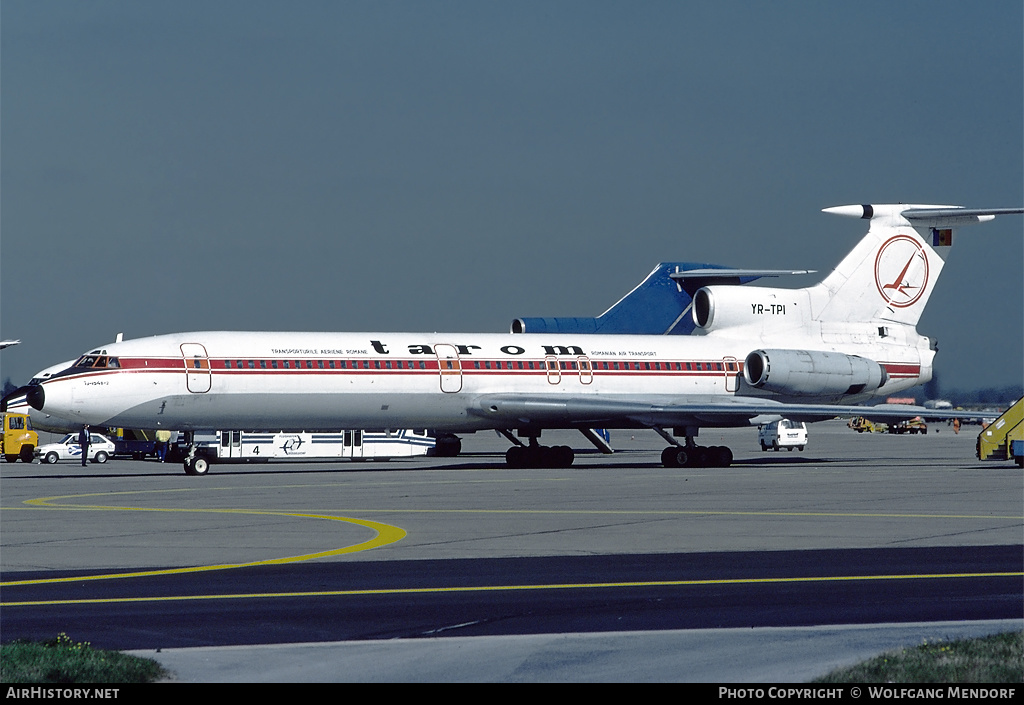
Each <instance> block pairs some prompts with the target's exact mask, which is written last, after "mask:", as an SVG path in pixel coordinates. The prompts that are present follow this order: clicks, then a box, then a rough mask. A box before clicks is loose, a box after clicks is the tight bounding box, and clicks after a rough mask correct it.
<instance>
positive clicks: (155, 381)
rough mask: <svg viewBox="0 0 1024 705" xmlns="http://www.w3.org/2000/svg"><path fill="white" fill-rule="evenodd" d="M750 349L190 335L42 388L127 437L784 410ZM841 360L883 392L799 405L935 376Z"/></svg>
mask: <svg viewBox="0 0 1024 705" xmlns="http://www.w3.org/2000/svg"><path fill="white" fill-rule="evenodd" d="M779 342H780V343H781V342H783V341H779ZM751 343H752V341H750V340H749V339H748V340H746V341H744V340H743V339H742V338H740V339H737V338H730V337H725V336H722V337H716V336H713V335H706V336H632V335H610V336H601V335H529V334H524V335H502V334H472V333H452V334H441V333H302V332H280V333H271V332H194V333H181V334H173V335H160V336H154V337H150V338H141V339H136V340H127V341H123V342H119V343H111V344H108V345H105V346H103V347H101V348H98V349H95V350H93V351H91V352H90V353H89V354H87V355H85V356H83V358H81V359H80V360H79V361H78V362H77V363H76V365H75V366H73V367H71V368H69V369H68V370H66V371H64V372H61V373H58V374H56V375H53V376H52V377H51V378H50V379H48V380H46V381H44V382H43V383H42V387H41V389H42V391H43V394H42V395H41V397H37V402H41V404H40V405H41V406H42V409H43V410H44V411H45V412H46V413H50V414H53V415H55V416H59V417H62V418H66V419H68V420H70V421H72V422H74V423H78V424H86V423H87V424H91V425H102V426H121V427H126V428H166V429H175V430H199V429H241V430H266V431H279V430H306V431H314V430H334V429H339V428H363V429H368V430H374V429H378V430H383V429H399V428H431V429H437V430H443V431H453V432H467V431H474V430H480V429H488V428H499V427H500V428H508V427H514V426H516V425H517V419H515V418H493V417H487V416H486V415H484V414H480V413H479V409H478V403H477V400H478V399H479V398H480V397H484V396H486V395H488V394H503V393H513V394H526V395H533V396H536V397H545V398H551V399H558V398H570V397H571V398H573V399H586V398H594V399H601V400H602V401H610V400H617V399H624V400H635V399H641V398H642V399H644V400H649V401H651V402H652V403H658V402H659V400H665V401H667V400H673V399H680V398H711V397H715V398H721V397H723V396H733V397H736V396H746V397H766V396H767V397H770V398H773V399H779V400H781V401H785V400H786V399H787V397H786V395H780V394H776V393H772V392H766V391H764V390H762V389H755V388H753V387H751V386H750V385H749V384H748V383H747V381H746V380H745V379H744V377H743V374H742V373H743V365H744V360H745V358H746V357H747V356H748V354H750V353H751V352H752V351H753V350H756V349H757V348H758V347H764V346H765V345H766V344H767V341H764V340H762V341H761V342H760V344H751ZM783 346H784V347H787V348H802V349H813V350H821V351H832V350H836V351H839V348H836V347H834V346H830V345H828V344H825V343H824V342H822V341H821V340H820V338H819V339H818V340H817V341H815V340H813V339H810V338H809V339H807V340H797V339H793V338H789V339H788V340H786V341H784V345H779V344H776V346H775V347H783ZM841 352H843V353H845V354H848V355H859V354H862V355H863V356H864V357H866V358H869V359H871V360H874V361H876V362H878V363H879V364H880V365H881V366H882V367H883V368H884V370H885V373H886V379H885V382H884V384H882V386H881V387H880V388H878V389H874V390H869V391H867V392H864V393H853V394H843V393H839V394H837V393H835V392H834V391H833V392H829V393H827V394H824V395H821V396H813V395H807V394H803V395H802V396H801V397H800V398H799V400H800V401H803V402H811V401H817V402H823V403H838V402H843V403H856V402H859V401H863V400H865V399H867V398H870V397H872V396H885V395H888V394H891V393H894V392H898V391H901V390H903V389H906V388H908V387H911V386H913V385H915V384H918V383H920V382H921V381H925V380H927V379H928V378H929V377H930V365H931V354H930V353H929V352H928V351H927V350H921V349H919V348H918V347H915V346H912V345H910V346H908V345H905V344H902V345H890V346H887V345H885V344H884V343H882V344H880V343H872V344H870V345H863V346H860V347H859V348H858V346H855V345H854V346H851V345H850V344H849V343H846V344H844V345H843V346H842V348H841ZM606 425H607V426H608V427H615V426H616V425H618V424H616V422H615V420H614V419H612V420H609V422H608V423H607V424H606ZM621 425H622V426H629V425H631V424H629V423H626V422H623V423H622V424H621ZM704 425H708V426H713V425H718V424H716V423H712V422H709V423H707V424H704ZM723 425H724V424H723ZM729 425H731V424H729ZM566 426H572V423H571V422H569V421H567V422H566Z"/></svg>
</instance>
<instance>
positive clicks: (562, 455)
mask: <svg viewBox="0 0 1024 705" xmlns="http://www.w3.org/2000/svg"><path fill="white" fill-rule="evenodd" d="M551 455H552V460H553V461H554V463H553V464H554V466H555V467H556V468H568V467H572V461H573V460H575V459H576V454H575V453H573V452H572V448H570V447H569V446H555V447H554V448H552V449H551Z"/></svg>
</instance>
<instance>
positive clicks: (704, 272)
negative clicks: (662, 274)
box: [668, 269, 814, 280]
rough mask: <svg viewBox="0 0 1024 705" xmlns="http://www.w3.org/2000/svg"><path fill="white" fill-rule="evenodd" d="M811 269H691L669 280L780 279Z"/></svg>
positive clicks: (811, 272)
mask: <svg viewBox="0 0 1024 705" xmlns="http://www.w3.org/2000/svg"><path fill="white" fill-rule="evenodd" d="M813 273H814V270H813V269H691V270H689V271H686V272H673V273H672V274H669V275H668V276H669V277H670V278H671V279H676V280H683V279H734V278H736V277H781V276H785V275H789V274H813Z"/></svg>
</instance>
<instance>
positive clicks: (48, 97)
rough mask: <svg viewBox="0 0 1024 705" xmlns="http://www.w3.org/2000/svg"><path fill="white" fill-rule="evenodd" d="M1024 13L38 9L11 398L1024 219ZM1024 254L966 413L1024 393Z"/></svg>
mask: <svg viewBox="0 0 1024 705" xmlns="http://www.w3.org/2000/svg"><path fill="white" fill-rule="evenodd" d="M1022 8H1024V6H1022V3H1021V2H1020V1H1019V0H986V1H985V2H980V3H965V2H962V1H954V2H944V1H941V0H938V1H937V0H927V1H924V0H922V1H896V2H874V1H867V2H856V3H839V2H820V1H817V0H806V1H802V2H785V1H782V2H756V1H754V0H748V1H744V2H738V1H728V0H716V1H709V2H676V1H673V2H654V1H645V2H625V1H623V2H600V1H595V0H589V1H586V2H574V1H573V2H569V1H562V2H523V1H519V0H517V1H516V2H480V1H478V0H468V1H466V2H386V1H385V2H341V1H339V0H329V1H325V2H312V1H309V0H305V1H302V2H258V1H254V0H230V1H213V2H209V1H203V2H191V1H187V0H185V1H182V0H175V1H174V2H169V1H168V2H129V1H121V2H103V1H95V2H78V1H68V2H63V1H46V0H42V1H40V0H31V1H28V0H4V1H3V2H2V3H0V166H2V171H0V238H2V239H0V287H2V289H0V294H2V296H0V336H2V337H4V338H20V339H22V340H23V341H24V342H23V343H22V345H20V346H17V347H15V348H9V349H7V350H5V351H4V352H3V353H0V364H2V371H0V375H2V376H3V377H10V378H11V379H12V381H13V382H14V383H16V384H22V383H24V382H25V381H27V380H28V378H29V377H30V376H31V375H32V374H33V373H35V372H36V371H38V370H40V369H42V368H44V367H47V366H49V365H52V364H54V363H57V362H60V361H63V360H67V359H70V358H74V357H77V356H78V355H79V354H80V353H82V352H83V351H85V350H88V349H90V348H92V347H94V346H97V345H101V344H102V343H104V342H109V341H112V340H113V338H114V336H115V334H116V333H118V332H119V331H123V332H124V333H125V335H126V337H140V336H145V335H152V334H157V333H165V332H173V331H181V330H209V329H239V330H270V329H278V330H337V331H346V330H376V331H387V330H430V331H433V330H438V331H440V330H452V331H505V330H507V328H508V325H509V322H510V321H511V320H512V319H513V318H514V317H516V316H553V315H569V316H588V315H596V314H598V313H600V312H602V311H603V310H604V309H605V308H607V307H608V306H609V305H610V304H611V303H613V302H614V301H616V300H617V299H618V298H619V297H620V296H622V295H623V294H624V293H625V292H626V291H628V290H629V289H630V288H631V287H632V286H633V285H634V284H636V283H637V282H638V281H639V280H640V279H641V278H642V277H643V276H644V275H646V274H647V272H648V271H649V270H650V269H651V268H652V267H653V266H654V265H655V264H656V263H657V262H659V261H669V260H693V261H705V262H720V263H723V264H729V265H733V266H741V267H773V268H808V269H816V270H819V271H820V272H822V274H824V273H825V272H827V271H828V270H829V269H831V268H832V267H833V266H834V265H835V264H836V263H837V262H838V260H839V259H840V258H841V256H842V255H843V254H845V253H846V251H847V250H849V249H850V248H851V247H852V246H853V244H854V243H855V241H856V240H857V239H858V238H859V236H860V235H861V234H862V232H863V225H864V224H863V223H861V222H860V221H853V220H847V219H842V218H837V217H834V216H829V215H825V214H822V213H821V212H820V211H821V209H822V208H825V207H828V206H833V205H842V204H848V203H867V202H875V203H889V202H911V203H949V204H960V205H965V206H969V207H1009V206H1020V205H1022V204H1024V146H1022V136H1024V118H1022V108H1024V95H1022V94H1024V72H1022V64H1024V40H1022V37H1024V9H1022ZM1022 233H1024V218H1021V217H1019V216H1010V217H1005V218H1000V219H997V220H996V221H995V222H994V223H990V224H986V225H981V226H976V227H973V228H969V229H966V230H963V231H961V236H960V238H959V240H958V242H957V244H956V247H955V248H954V250H953V252H952V255H951V258H950V261H949V263H948V265H947V267H946V269H945V270H944V273H943V276H942V279H941V281H940V282H939V284H938V287H937V290H936V291H935V293H934V295H933V297H932V300H931V303H930V305H929V309H928V311H927V312H926V313H925V316H924V319H923V320H922V321H921V323H920V326H919V331H920V332H921V333H923V334H926V335H931V336H933V337H936V338H938V339H939V342H940V352H939V357H938V359H937V370H938V374H939V378H940V382H941V384H942V386H943V387H944V388H961V389H966V388H975V387H989V386H1002V385H1007V384H1020V383H1021V381H1022V376H1024V374H1022V365H1024V363H1022V360H1024V344H1022V337H1024V322H1022V313H1021V311H1022V304H1024V290H1022V284H1021V272H1022V268H1024V244H1022V243H1024V235H1022ZM808 279H809V278H806V277H805V278H800V279H794V280H793V281H792V282H790V285H793V286H796V285H801V286H802V285H806V284H810V283H812V282H811V281H809V280H808ZM805 280H806V281H805Z"/></svg>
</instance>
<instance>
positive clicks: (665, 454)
mask: <svg viewBox="0 0 1024 705" xmlns="http://www.w3.org/2000/svg"><path fill="white" fill-rule="evenodd" d="M676 450H678V449H677V447H676V446H669V447H668V448H666V449H665V450H663V451H661V464H662V465H663V466H664V467H666V468H677V467H679V466H678V465H676Z"/></svg>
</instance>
